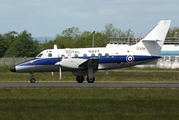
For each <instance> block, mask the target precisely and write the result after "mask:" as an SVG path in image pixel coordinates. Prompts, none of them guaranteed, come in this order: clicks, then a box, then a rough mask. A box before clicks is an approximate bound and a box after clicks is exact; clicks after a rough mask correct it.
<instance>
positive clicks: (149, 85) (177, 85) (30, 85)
mask: <svg viewBox="0 0 179 120" xmlns="http://www.w3.org/2000/svg"><path fill="white" fill-rule="evenodd" d="M49 87H55V88H179V82H95V83H86V82H84V83H76V82H36V83H29V82H0V88H49Z"/></svg>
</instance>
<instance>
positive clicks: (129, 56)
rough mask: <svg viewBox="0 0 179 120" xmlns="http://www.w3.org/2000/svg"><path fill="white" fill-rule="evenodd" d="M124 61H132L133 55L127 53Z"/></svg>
mask: <svg viewBox="0 0 179 120" xmlns="http://www.w3.org/2000/svg"><path fill="white" fill-rule="evenodd" d="M126 61H127V62H129V63H130V62H133V61H134V56H133V55H127V56H126Z"/></svg>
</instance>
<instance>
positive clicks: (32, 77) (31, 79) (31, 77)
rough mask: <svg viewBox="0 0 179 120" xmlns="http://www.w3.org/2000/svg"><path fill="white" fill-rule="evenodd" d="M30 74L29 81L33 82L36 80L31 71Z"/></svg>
mask: <svg viewBox="0 0 179 120" xmlns="http://www.w3.org/2000/svg"><path fill="white" fill-rule="evenodd" d="M30 75H31V76H30V83H35V81H36V80H35V78H34V73H33V72H31V73H30Z"/></svg>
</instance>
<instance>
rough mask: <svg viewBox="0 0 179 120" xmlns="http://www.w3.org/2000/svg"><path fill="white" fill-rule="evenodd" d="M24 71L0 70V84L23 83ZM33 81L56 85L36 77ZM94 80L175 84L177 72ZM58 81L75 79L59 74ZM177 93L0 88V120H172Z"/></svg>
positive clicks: (137, 71) (136, 71) (129, 72)
mask: <svg viewBox="0 0 179 120" xmlns="http://www.w3.org/2000/svg"><path fill="white" fill-rule="evenodd" d="M29 77H30V75H29V74H26V73H12V72H9V67H8V66H4V67H0V81H28V79H29ZM35 77H36V79H37V81H58V80H59V78H58V73H54V77H51V76H50V73H37V74H36V75H35ZM95 77H96V81H170V82H171V81H178V80H179V74H178V70H177V69H176V70H170V69H152V68H148V69H147V68H144V69H141V68H125V69H121V70H117V71H109V74H108V75H105V73H104V72H97V73H95ZM63 81H75V76H74V75H73V74H72V73H70V72H66V73H63ZM178 93H179V89H133V88H126V89H105V88H41V89H39V88H26V89H22V88H14V89H6V88H4V89H0V119H2V120H3V119H11V120H19V119H23V120H31V119H34V120H42V119H43V120H59V119H62V120H71V119H72V120H73V119H79V120H83V119H85V120H91V119H95V120H109V119H110V120H116V119H123V120H131V119H140V120H151V119H155V120H168V119H170V120H177V119H178V118H179V112H178V108H179V95H178Z"/></svg>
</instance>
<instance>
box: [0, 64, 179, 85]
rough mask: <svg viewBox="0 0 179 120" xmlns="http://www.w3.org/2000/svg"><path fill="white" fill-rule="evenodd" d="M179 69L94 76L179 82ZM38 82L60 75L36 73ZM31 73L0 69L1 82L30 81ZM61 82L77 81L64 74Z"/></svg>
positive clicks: (6, 68)
mask: <svg viewBox="0 0 179 120" xmlns="http://www.w3.org/2000/svg"><path fill="white" fill-rule="evenodd" d="M178 72H179V71H178V69H161V68H135V67H130V68H125V69H118V70H114V71H109V74H108V75H106V74H105V71H99V72H96V73H95V74H94V76H95V78H96V81H118V82H120V81H152V82H156V81H165V82H166V81H168V82H176V81H177V82H178V81H179V74H178ZM34 77H35V78H36V80H37V81H60V80H59V75H58V73H57V72H56V73H54V76H53V77H52V76H51V73H50V72H49V73H35V76H34ZM29 78H30V74H29V73H13V72H10V71H9V67H8V66H3V67H0V81H29ZM61 81H76V77H75V76H74V75H73V74H72V73H71V72H63V73H62V80H61Z"/></svg>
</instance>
